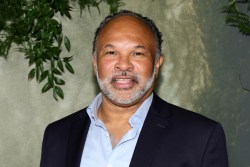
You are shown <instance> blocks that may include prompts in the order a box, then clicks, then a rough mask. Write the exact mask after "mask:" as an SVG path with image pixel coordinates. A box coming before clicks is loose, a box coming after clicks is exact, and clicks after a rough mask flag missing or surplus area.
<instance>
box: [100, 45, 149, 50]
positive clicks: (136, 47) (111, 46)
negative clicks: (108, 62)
mask: <svg viewBox="0 0 250 167" xmlns="http://www.w3.org/2000/svg"><path fill="white" fill-rule="evenodd" d="M104 48H115V46H114V45H112V44H106V45H105V46H104ZM134 48H135V49H146V48H145V46H143V45H136V46H134Z"/></svg>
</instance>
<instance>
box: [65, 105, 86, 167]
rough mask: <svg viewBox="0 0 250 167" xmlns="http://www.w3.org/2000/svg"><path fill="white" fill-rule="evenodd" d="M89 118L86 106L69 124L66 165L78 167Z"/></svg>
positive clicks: (67, 166)
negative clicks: (77, 117)
mask: <svg viewBox="0 0 250 167" xmlns="http://www.w3.org/2000/svg"><path fill="white" fill-rule="evenodd" d="M89 125H90V119H89V116H88V114H87V112H86V108H85V109H83V110H82V111H81V112H80V116H79V119H77V120H76V121H74V122H73V123H72V124H71V127H70V132H69V143H68V151H67V152H68V153H67V154H68V156H67V165H66V167H79V166H80V163H81V157H82V151H83V147H84V143H85V140H86V137H87V134H88V129H89Z"/></svg>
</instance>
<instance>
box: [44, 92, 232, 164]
mask: <svg viewBox="0 0 250 167" xmlns="http://www.w3.org/2000/svg"><path fill="white" fill-rule="evenodd" d="M89 125H90V119H89V117H88V115H87V112H86V108H85V109H82V110H80V111H78V112H76V113H73V114H71V115H69V116H67V117H65V118H63V119H61V120H59V121H56V122H54V123H51V124H50V125H48V127H47V128H46V130H45V133H44V139H43V145H42V156H41V163H40V167H79V166H80V161H81V156H82V152H83V149H84V143H85V140H86V136H87V133H88V129H89ZM130 167H228V160H227V150H226V142H225V135H224V131H223V128H222V127H221V125H220V124H219V123H218V122H215V121H213V120H211V119H208V118H206V117H204V116H201V115H200V114H197V113H194V112H191V111H187V110H185V109H182V108H180V107H177V106H174V105H172V104H169V103H167V102H165V101H164V100H162V99H160V98H159V97H158V96H157V95H156V94H154V98H153V101H152V104H151V107H150V109H149V112H148V115H147V117H146V119H145V122H144V125H143V127H142V130H141V133H140V136H139V139H138V141H137V144H136V147H135V151H134V153H133V156H132V159H131V162H130Z"/></svg>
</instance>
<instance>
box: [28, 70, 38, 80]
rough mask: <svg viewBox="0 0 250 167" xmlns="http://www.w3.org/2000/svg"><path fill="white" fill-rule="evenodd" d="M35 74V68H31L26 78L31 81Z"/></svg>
mask: <svg viewBox="0 0 250 167" xmlns="http://www.w3.org/2000/svg"><path fill="white" fill-rule="evenodd" d="M35 74H36V69H35V68H33V69H32V70H30V72H29V74H28V80H29V81H31V80H32V79H33V78H34V77H35Z"/></svg>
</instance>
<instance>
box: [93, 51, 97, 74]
mask: <svg viewBox="0 0 250 167" xmlns="http://www.w3.org/2000/svg"><path fill="white" fill-rule="evenodd" d="M96 63H97V60H96V56H94V55H92V66H93V70H94V74H95V75H96V73H97V71H96V69H97V68H96V67H97V64H96Z"/></svg>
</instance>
